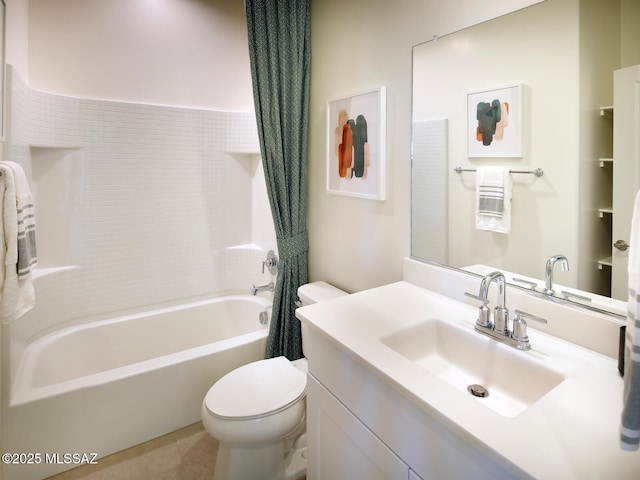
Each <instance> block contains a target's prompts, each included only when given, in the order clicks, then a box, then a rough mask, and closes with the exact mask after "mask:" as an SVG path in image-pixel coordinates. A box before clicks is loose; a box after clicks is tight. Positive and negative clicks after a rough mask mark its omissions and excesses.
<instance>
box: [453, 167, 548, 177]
mask: <svg viewBox="0 0 640 480" xmlns="http://www.w3.org/2000/svg"><path fill="white" fill-rule="evenodd" d="M453 171H454V172H456V173H462V172H475V171H476V169H475V168H462V167H456V168H454V169H453ZM509 173H529V174H533V175H535V176H536V177H541V176H543V175H544V170H542V169H541V168H536V169H535V170H509Z"/></svg>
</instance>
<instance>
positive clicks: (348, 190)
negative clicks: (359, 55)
mask: <svg viewBox="0 0 640 480" xmlns="http://www.w3.org/2000/svg"><path fill="white" fill-rule="evenodd" d="M385 137H386V89H385V87H379V88H376V89H375V90H371V91H368V92H364V93H360V94H357V95H352V96H348V97H343V98H338V99H336V100H331V101H329V102H328V105H327V191H328V192H329V193H334V194H338V195H347V196H352V197H361V198H369V199H374V200H384V199H385V153H386V138H385Z"/></svg>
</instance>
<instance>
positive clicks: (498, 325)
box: [465, 271, 547, 350]
mask: <svg viewBox="0 0 640 480" xmlns="http://www.w3.org/2000/svg"><path fill="white" fill-rule="evenodd" d="M493 281H496V282H497V284H498V302H497V303H498V305H497V306H496V307H495V309H494V313H493V323H492V322H491V318H490V310H489V307H487V305H488V303H489V299H488V294H489V287H490V286H491V283H492V282H493ZM465 295H467V296H468V297H471V298H474V299H476V300H478V301H480V302H482V306H480V307H479V309H478V319H477V320H476V325H475V330H476V331H478V332H480V333H482V334H484V335H487V336H489V337H491V338H494V339H496V340H498V341H500V342H503V343H506V344H507V345H509V346H511V347H515V348H517V349H518V350H530V349H531V344H530V343H529V337H528V335H527V322H526V321H525V319H529V320H535V321H537V322H541V323H547V321H546V320H545V319H544V318H540V317H537V316H535V315H531V314H529V313H526V312H522V311H520V310H516V318H515V319H514V321H513V332H511V331H509V310H508V309H507V306H506V296H507V285H506V281H505V278H504V275H503V274H502V273H501V272H497V271H496V272H492V273H490V274H488V275H485V276H484V277H483V278H482V281H481V282H480V290H479V292H478V295H473V294H470V293H466V292H465Z"/></svg>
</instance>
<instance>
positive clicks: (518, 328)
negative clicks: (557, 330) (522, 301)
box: [511, 310, 547, 350]
mask: <svg viewBox="0 0 640 480" xmlns="http://www.w3.org/2000/svg"><path fill="white" fill-rule="evenodd" d="M515 314H516V318H514V319H513V332H512V333H511V338H513V339H514V340H515V341H517V342H518V344H517V348H518V349H519V350H531V344H530V343H529V336H528V335H527V322H526V321H525V318H526V319H527V320H533V321H535V322H539V323H547V320H546V319H545V318H542V317H538V316H537V315H533V314H531V313H527V312H523V311H522V310H516V311H515Z"/></svg>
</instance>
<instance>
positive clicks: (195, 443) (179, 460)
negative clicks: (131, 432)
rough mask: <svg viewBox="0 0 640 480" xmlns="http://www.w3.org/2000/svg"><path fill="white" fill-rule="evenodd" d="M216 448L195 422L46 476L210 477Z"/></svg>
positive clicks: (84, 479) (117, 479) (61, 479)
mask: <svg viewBox="0 0 640 480" xmlns="http://www.w3.org/2000/svg"><path fill="white" fill-rule="evenodd" d="M217 450H218V442H217V440H215V439H213V438H212V437H211V436H210V435H209V434H208V433H207V432H206V431H205V430H204V428H203V426H202V423H200V422H198V423H194V424H193V425H189V426H188V427H185V428H182V429H180V430H176V431H175V432H171V433H168V434H166V435H163V436H162V437H158V438H154V439H153V440H150V441H148V442H146V443H142V444H140V445H136V446H134V447H131V448H127V449H126V450H122V451H121V452H116V453H114V454H113V455H109V456H108V457H104V458H102V459H98V463H97V464H96V465H84V466H82V467H78V468H74V469H72V470H69V471H67V472H63V473H60V474H58V475H54V476H53V477H49V478H48V479H47V480H129V479H131V480H204V479H207V480H210V479H211V478H213V468H214V466H215V463H216V454H217Z"/></svg>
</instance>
